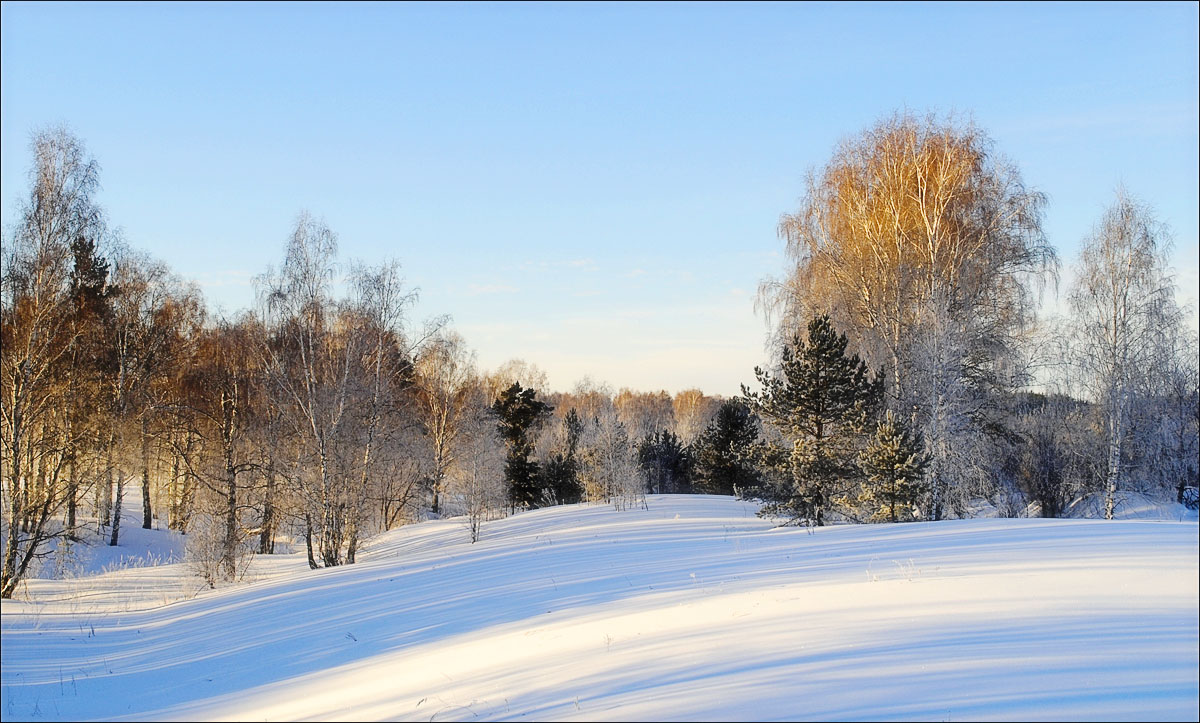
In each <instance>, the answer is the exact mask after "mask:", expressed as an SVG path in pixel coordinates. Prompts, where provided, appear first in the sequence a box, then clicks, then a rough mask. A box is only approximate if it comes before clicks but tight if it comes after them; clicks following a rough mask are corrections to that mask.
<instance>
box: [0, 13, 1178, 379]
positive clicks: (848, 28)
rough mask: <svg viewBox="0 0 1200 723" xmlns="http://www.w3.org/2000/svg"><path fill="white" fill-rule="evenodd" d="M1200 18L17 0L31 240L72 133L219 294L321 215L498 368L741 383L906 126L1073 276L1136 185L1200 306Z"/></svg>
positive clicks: (8, 47) (164, 250) (10, 23)
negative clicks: (1000, 201) (44, 183)
mask: <svg viewBox="0 0 1200 723" xmlns="http://www.w3.org/2000/svg"><path fill="white" fill-rule="evenodd" d="M1197 7H1198V6H1197V4H1196V3H1174V4H1136V5H1132V4H1130V5H1125V4H1116V5H1112V4H1105V5H1089V4H1075V3H1071V4H1062V5H1056V4H1042V3H1038V4H1030V5H1023V4H1001V5H982V4H979V5H976V4H972V5H946V4H928V5H926V4H905V5H900V4H884V5H875V4H863V5H847V4H831V5H825V4H794V5H793V4H765V5H757V4H751V3H738V4H733V5H725V4H717V3H704V4H686V3H679V4H674V3H672V4H665V5H638V4H611V5H590V4H582V5H575V4H573V5H552V4H542V3H537V4H531V5H519V4H518V5H480V4H462V5H459V4H438V5H409V4H402V5H390V4H367V5H347V4H337V5H325V4H320V3H311V4H310V3H305V4H297V5H290V4H285V3H270V4H263V5H253V4H243V3H238V4H236V5H222V4H203V5H188V4H177V3H170V4H163V5H153V4H151V5H145V4H119V5H104V4H99V3H97V4H91V3H89V4H86V5H73V4H61V5H60V4H46V3H4V4H3V10H2V14H3V17H2V23H0V34H2V45H0V60H2V65H0V81H2V82H0V110H2V118H0V132H2V135H3V138H2V144H3V153H2V155H0V182H2V184H0V185H2V188H0V205H2V208H3V223H4V225H5V227H6V228H7V227H8V225H9V224H11V222H12V220H13V208H14V204H15V202H16V199H17V198H18V197H19V196H20V195H22V194H23V193H24V192H25V189H26V187H27V182H26V173H27V169H28V167H29V163H30V157H29V153H28V141H29V137H30V133H31V132H32V131H33V130H34V129H36V128H39V127H43V126H46V125H49V124H54V123H66V124H68V125H69V127H70V128H71V129H72V130H73V131H74V132H75V133H76V134H77V135H78V136H79V137H81V138H82V139H83V140H84V141H85V142H86V144H87V146H88V148H89V150H90V151H91V152H92V154H93V155H94V156H95V157H96V158H97V159H98V160H99V162H100V164H101V166H102V169H103V170H102V175H101V180H102V183H103V191H102V194H101V196H100V201H101V202H102V203H103V204H104V205H105V207H106V208H107V210H108V212H109V215H110V217H111V220H112V222H113V223H114V224H116V225H118V226H120V227H121V228H122V229H123V231H124V235H125V237H126V239H127V241H128V242H129V243H130V244H132V245H134V246H137V247H140V248H144V249H146V250H148V251H149V252H151V253H152V254H154V255H155V256H157V257H159V258H161V259H163V260H165V261H166V262H168V263H169V264H170V265H171V266H172V267H173V268H174V269H175V270H176V271H178V272H179V273H181V274H182V275H184V276H187V277H189V278H192V279H194V280H196V281H198V282H199V283H200V284H201V286H202V287H203V289H204V291H205V294H206V296H207V298H208V299H209V301H210V303H211V304H213V305H214V306H221V307H223V308H225V309H226V310H234V309H238V308H241V307H245V306H248V305H249V304H251V303H252V299H253V294H252V289H251V286H250V279H251V277H252V276H253V275H254V274H257V273H259V272H261V271H263V270H264V269H265V268H266V267H267V265H268V264H272V263H278V261H279V260H280V259H281V258H282V252H283V244H284V241H285V239H286V237H287V236H288V233H289V231H290V230H291V228H292V226H293V224H294V222H295V219H296V217H297V215H298V214H299V212H300V211H301V210H304V209H307V210H309V211H310V212H312V213H313V214H314V215H316V216H318V217H322V218H324V219H325V220H326V222H327V223H328V224H329V225H330V226H331V227H332V228H333V229H334V230H335V231H336V232H337V233H338V234H339V237H340V241H341V249H342V257H343V258H344V259H347V260H348V259H350V258H359V259H362V260H365V261H368V262H378V261H380V260H382V259H384V258H385V257H395V258H398V259H399V260H400V261H401V263H402V264H403V266H404V269H405V274H406V277H407V278H408V280H409V282H410V283H411V284H413V285H414V286H417V287H419V288H420V291H421V303H420V306H419V308H418V309H417V312H416V313H417V314H418V315H419V316H425V315H431V314H439V313H449V314H451V315H452V317H453V320H454V326H455V328H457V329H458V330H459V331H461V332H462V333H463V335H464V336H465V337H466V339H467V341H468V343H469V344H470V345H471V346H472V347H474V348H475V349H477V350H478V355H479V361H480V363H481V365H483V366H485V367H494V366H496V365H498V364H500V363H502V362H503V361H505V360H507V359H509V358H513V357H520V358H524V359H526V360H527V361H530V362H533V363H535V364H537V365H539V366H540V367H542V368H543V369H545V371H546V372H547V373H548V375H549V378H550V382H551V385H552V386H554V387H557V388H560V389H565V388H568V387H570V386H571V385H572V384H574V383H575V381H576V380H577V379H579V378H580V377H582V376H584V375H590V376H591V377H592V378H594V379H596V380H599V381H605V382H607V383H609V384H611V385H612V386H613V387H620V386H630V387H633V388H640V389H659V388H663V389H667V390H669V391H677V390H679V389H683V388H687V387H692V386H698V387H700V388H701V389H704V390H705V391H707V392H709V393H716V394H726V395H729V394H734V393H736V392H737V390H738V385H739V384H740V383H742V382H750V381H752V380H753V373H752V368H753V366H754V365H755V364H761V363H763V362H764V361H765V360H766V356H765V351H764V348H763V342H764V339H765V335H766V332H767V329H766V326H765V324H764V322H763V319H762V317H761V316H758V315H756V314H755V312H754V308H753V297H754V292H755V288H756V286H757V284H758V282H759V280H760V279H762V278H763V277H764V276H767V275H777V274H779V273H781V272H782V270H783V255H782V242H781V241H780V240H779V239H778V238H777V236H776V231H775V229H776V225H777V223H778V219H779V216H780V214H782V213H785V212H787V211H790V210H792V209H793V208H794V207H795V206H796V203H797V200H798V198H799V196H800V194H801V193H802V190H803V188H802V181H803V177H804V174H805V172H806V171H807V170H808V169H809V168H812V167H814V166H819V165H821V164H823V163H825V162H826V161H827V160H828V158H829V157H830V155H831V153H832V151H833V149H834V146H835V145H836V144H837V142H838V141H839V140H840V139H841V138H843V137H845V136H848V135H851V134H854V133H857V132H859V131H861V130H862V129H864V128H866V127H867V126H869V125H871V124H872V123H873V122H874V121H876V120H877V119H879V118H880V117H882V116H885V115H888V114H890V113H892V112H894V111H896V110H898V109H904V108H907V109H909V110H912V111H916V112H922V113H923V112H925V111H927V110H933V111H937V112H941V113H945V112H951V111H953V112H957V113H960V114H970V115H972V116H973V117H974V119H975V121H976V122H977V123H978V124H979V125H980V126H981V127H982V128H984V129H985V130H986V131H987V132H988V133H989V134H990V135H991V136H992V138H993V139H994V140H995V142H996V149H997V150H998V151H999V152H1000V153H1002V154H1004V155H1006V156H1008V157H1009V158H1010V159H1012V160H1013V161H1014V162H1016V163H1017V164H1018V166H1019V167H1020V168H1021V170H1022V173H1023V175H1024V179H1025V182H1026V183H1027V184H1028V185H1030V186H1032V187H1034V188H1037V189H1039V190H1041V191H1043V192H1045V193H1046V194H1048V196H1049V198H1050V204H1049V207H1048V210H1047V214H1046V223H1045V229H1046V231H1047V234H1048V236H1049V237H1050V240H1051V241H1052V242H1053V243H1054V244H1055V245H1056V246H1057V247H1058V249H1059V251H1060V253H1061V254H1062V257H1063V259H1064V261H1065V262H1066V265H1069V263H1070V261H1071V260H1072V259H1073V258H1074V255H1075V252H1076V249H1077V247H1078V242H1079V240H1080V238H1081V237H1082V236H1083V235H1084V234H1085V233H1086V232H1087V231H1088V229H1089V228H1090V226H1091V224H1092V223H1093V222H1094V221H1095V220H1096V219H1097V218H1098V217H1099V215H1100V213H1101V212H1102V210H1103V208H1104V207H1105V205H1107V204H1108V203H1109V202H1110V201H1111V200H1112V197H1113V191H1114V189H1115V187H1116V186H1117V184H1118V183H1124V184H1125V186H1126V187H1127V188H1128V189H1129V190H1130V191H1132V192H1133V193H1134V194H1136V195H1138V196H1139V197H1141V198H1143V199H1144V200H1146V201H1148V202H1149V203H1151V204H1152V205H1153V206H1154V207H1155V209H1156V210H1157V212H1158V214H1159V216H1160V218H1161V220H1163V221H1165V222H1167V223H1168V224H1170V225H1171V227H1172V228H1173V229H1174V231H1175V243H1176V252H1175V257H1174V258H1175V263H1176V264H1177V266H1178V268H1179V276H1178V280H1179V283H1180V287H1181V296H1182V297H1183V298H1184V299H1185V300H1187V301H1191V302H1192V303H1195V298H1196V286H1197V281H1196V278H1197V274H1196V268H1197V217H1198V215H1200V212H1198V201H1197V199H1198V197H1200V190H1198V186H1197V177H1198V176H1200V169H1198V162H1197V159H1198V155H1200V152H1198V143H1197V140H1198V132H1197V128H1198V126H1200V119H1198V93H1197V87H1198V79H1197V66H1198V63H1200V60H1198V50H1197V47H1198V45H1197V27H1198V16H1197ZM1065 276H1067V277H1069V273H1068V274H1065ZM1193 319H1194V317H1193ZM1193 326H1195V321H1194V320H1193Z"/></svg>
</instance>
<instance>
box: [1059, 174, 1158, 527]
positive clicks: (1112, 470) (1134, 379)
mask: <svg viewBox="0 0 1200 723" xmlns="http://www.w3.org/2000/svg"><path fill="white" fill-rule="evenodd" d="M1167 234H1168V232H1167V230H1166V228H1165V227H1164V226H1163V225H1162V224H1161V223H1160V222H1159V221H1158V220H1157V219H1156V218H1155V217H1154V214H1153V212H1152V211H1151V210H1150V209H1149V208H1148V207H1147V206H1145V205H1144V204H1142V203H1141V202H1139V201H1137V200H1136V199H1135V198H1133V197H1132V196H1131V195H1130V194H1129V193H1128V192H1126V191H1125V190H1124V189H1123V188H1120V189H1118V190H1117V194H1116V198H1115V200H1114V201H1113V203H1112V205H1111V206H1109V207H1108V209H1107V210H1106V211H1105V212H1104V215H1103V216H1102V217H1101V219H1100V221H1099V222H1098V223H1097V224H1096V225H1095V226H1094V227H1093V229H1092V231H1091V233H1090V234H1089V235H1088V236H1087V237H1086V238H1084V240H1083V248H1082V249H1081V251H1080V255H1079V261H1078V263H1077V265H1076V268H1075V282H1074V284H1073V286H1072V288H1071V291H1070V296H1069V300H1070V307H1071V312H1072V314H1073V322H1074V324H1075V333H1076V336H1077V339H1076V344H1074V350H1075V359H1074V362H1075V364H1076V365H1077V366H1078V368H1079V370H1080V372H1081V377H1080V378H1081V380H1082V381H1083V385H1084V390H1085V391H1086V392H1087V393H1088V395H1089V396H1090V398H1091V400H1092V401H1093V402H1095V403H1096V404H1097V405H1098V406H1099V407H1100V409H1101V410H1102V415H1103V431H1104V438H1105V455H1104V458H1105V467H1104V483H1103V485H1104V488H1103V494H1104V516H1105V518H1106V519H1112V517H1113V513H1114V509H1115V505H1116V497H1117V491H1118V490H1120V489H1122V488H1123V487H1124V486H1125V485H1126V483H1127V472H1128V464H1127V462H1128V459H1127V458H1128V457H1129V452H1130V450H1129V445H1130V443H1131V441H1132V440H1131V437H1132V434H1133V433H1134V431H1135V430H1134V429H1132V428H1131V425H1130V417H1131V414H1132V413H1133V412H1134V411H1136V408H1137V407H1138V405H1139V404H1140V403H1141V402H1144V401H1145V400H1146V398H1147V397H1146V395H1145V393H1144V391H1143V390H1144V389H1146V388H1147V386H1148V380H1149V379H1150V377H1151V375H1153V374H1154V373H1155V371H1156V370H1157V369H1160V368H1161V367H1162V365H1164V364H1167V363H1169V362H1170V353H1169V352H1170V351H1173V350H1170V349H1168V348H1165V347H1164V343H1163V341H1164V339H1165V338H1166V337H1168V336H1169V335H1170V332H1171V330H1172V329H1173V328H1174V327H1177V326H1178V324H1179V320H1180V315H1179V310H1178V307H1177V306H1176V304H1175V300H1174V287H1173V284H1172V283H1171V279H1170V277H1169V275H1168V274H1167V271H1166V268H1167V267H1166V253H1167V251H1168V248H1169V241H1168V235H1167Z"/></svg>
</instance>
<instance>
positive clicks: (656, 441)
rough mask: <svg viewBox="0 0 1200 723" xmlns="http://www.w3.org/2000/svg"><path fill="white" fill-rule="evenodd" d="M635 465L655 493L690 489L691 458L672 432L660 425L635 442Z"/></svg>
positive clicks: (678, 491) (676, 492) (683, 491)
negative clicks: (654, 430) (657, 428)
mask: <svg viewBox="0 0 1200 723" xmlns="http://www.w3.org/2000/svg"><path fill="white" fill-rule="evenodd" d="M637 454H638V466H639V467H641V469H642V473H643V474H645V475H646V484H647V487H648V488H649V489H650V491H651V492H653V493H654V494H679V493H686V492H691V487H692V484H691V458H690V455H689V454H688V449H687V447H685V446H684V445H683V443H682V442H680V441H679V437H676V436H675V434H674V433H673V432H670V431H668V430H665V429H660V430H659V431H657V432H654V433H652V434H648V435H646V437H645V438H644V439H642V441H641V442H640V443H639V444H638V449H637Z"/></svg>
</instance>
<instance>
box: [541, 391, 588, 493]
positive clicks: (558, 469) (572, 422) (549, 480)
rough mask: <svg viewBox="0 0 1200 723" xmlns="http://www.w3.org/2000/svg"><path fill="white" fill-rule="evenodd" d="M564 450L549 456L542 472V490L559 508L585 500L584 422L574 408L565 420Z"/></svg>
mask: <svg viewBox="0 0 1200 723" xmlns="http://www.w3.org/2000/svg"><path fill="white" fill-rule="evenodd" d="M563 431H564V433H565V434H564V439H563V443H562V448H561V449H560V450H558V451H556V452H554V453H553V454H551V455H550V458H549V459H548V460H546V463H545V465H544V466H543V469H542V487H543V491H544V493H545V495H546V497H547V498H548V499H550V500H551V501H552V502H553V503H554V504H556V505H570V504H574V503H576V502H578V501H579V500H581V499H583V485H582V484H580V482H579V439H580V437H581V436H582V435H583V421H582V420H580V419H579V414H578V413H577V412H576V411H575V410H574V409H572V410H571V411H569V412H567V416H566V417H564V418H563Z"/></svg>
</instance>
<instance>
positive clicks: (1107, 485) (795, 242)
mask: <svg viewBox="0 0 1200 723" xmlns="http://www.w3.org/2000/svg"><path fill="white" fill-rule="evenodd" d="M1044 206H1045V198H1044V197H1043V196H1042V195H1041V194H1040V193H1038V192H1036V191H1033V190H1030V189H1029V188H1027V187H1026V186H1025V185H1024V183H1023V181H1022V179H1021V177H1020V174H1019V173H1018V172H1017V170H1016V168H1015V166H1013V165H1012V164H1011V163H1009V162H1008V161H1006V160H1004V159H1003V158H1002V157H1000V156H999V155H997V154H996V153H995V152H994V149H993V145H992V143H991V141H990V140H989V139H988V138H987V136H986V135H985V134H984V133H983V132H982V131H980V130H979V129H978V128H977V127H975V126H974V125H972V124H970V123H966V124H962V123H958V122H956V121H955V120H954V119H947V120H942V119H939V118H937V117H934V116H929V117H925V118H919V117H915V116H912V115H908V114H898V115H895V116H892V117H890V118H887V119H884V120H883V121H881V122H879V123H877V124H876V125H875V126H873V127H872V128H870V129H868V130H866V131H865V132H863V133H861V134H859V135H856V136H853V137H851V138H848V139H847V140H845V141H844V142H843V143H842V144H841V145H840V146H839V147H838V149H837V150H836V152H835V154H834V156H833V158H832V159H831V160H830V161H829V162H828V163H827V164H826V165H825V166H824V167H822V168H820V169H818V170H815V171H812V172H811V173H810V174H809V176H808V181H807V187H806V193H805V196H804V198H803V201H802V203H801V206H800V208H799V210H798V211H797V212H796V213H793V214H788V215H785V216H784V217H783V218H782V221H781V223H780V232H781V235H782V236H783V237H784V238H785V239H786V241H787V249H788V252H789V254H790V257H791V260H792V265H791V267H790V269H789V270H788V273H787V274H786V275H785V276H784V278H783V279H782V280H774V281H770V282H768V283H765V284H764V285H763V288H762V289H761V292H762V293H761V295H760V298H761V299H762V300H763V301H765V302H766V304H767V306H768V308H769V309H771V310H772V311H774V312H776V313H777V314H778V319H779V325H778V331H779V339H780V341H781V343H782V342H783V341H784V340H785V339H786V338H787V337H788V335H790V334H791V333H793V331H794V330H796V329H798V328H802V326H803V324H804V323H805V322H806V321H807V319H809V318H812V317H814V316H818V315H822V314H825V315H828V316H829V317H830V318H831V319H832V320H833V322H834V324H835V326H836V327H837V328H839V329H840V330H842V331H844V332H846V333H847V334H848V335H849V337H850V339H851V343H852V347H853V349H854V351H855V352H856V353H858V354H860V355H861V356H862V357H863V359H864V360H866V361H867V362H868V364H869V365H870V366H871V367H872V368H874V369H881V370H883V371H884V372H885V377H886V380H887V387H886V388H887V407H888V408H889V409H890V410H892V411H893V412H894V413H895V415H896V416H897V418H902V419H904V420H906V423H907V424H909V425H911V426H912V427H913V428H914V429H915V430H917V431H919V433H920V436H921V438H922V439H923V440H924V445H925V450H926V452H927V454H928V466H927V467H926V471H925V475H926V482H927V483H928V485H927V486H928V490H929V492H928V494H927V495H926V498H925V502H924V504H925V516H926V517H927V518H929V519H939V518H941V517H942V516H944V515H946V514H954V515H957V516H965V515H969V514H972V511H973V509H974V508H975V506H976V505H978V504H980V503H981V502H990V503H991V504H992V505H994V506H995V507H997V508H999V509H1000V510H1001V511H1002V512H1004V513H1010V514H1016V513H1017V512H1019V511H1021V510H1023V509H1025V505H1027V503H1029V502H1031V501H1032V502H1040V503H1041V504H1042V507H1041V512H1042V513H1043V514H1058V513H1061V512H1062V511H1063V506H1064V505H1065V504H1067V503H1068V502H1070V501H1071V500H1074V499H1077V498H1078V497H1080V496H1083V495H1086V494H1088V493H1092V492H1101V491H1102V492H1103V495H1104V499H1105V503H1104V507H1105V513H1106V515H1108V516H1110V517H1111V516H1112V514H1113V506H1114V504H1115V500H1116V499H1117V491H1118V490H1119V489H1136V490H1138V491H1142V492H1151V493H1153V492H1157V491H1161V489H1164V488H1165V489H1170V490H1174V491H1177V492H1178V496H1179V497H1180V498H1182V496H1183V494H1184V490H1185V488H1187V487H1189V486H1190V487H1194V486H1195V485H1196V464H1195V462H1196V454H1197V453H1196V438H1197V431H1196V430H1197V412H1196V407H1197V392H1196V389H1197V375H1196V366H1195V359H1196V342H1195V335H1194V334H1188V333H1187V331H1186V328H1185V326H1184V325H1183V317H1182V314H1181V313H1180V311H1179V309H1178V307H1177V306H1176V304H1175V301H1174V293H1173V288H1172V286H1171V283H1170V279H1169V277H1168V275H1167V274H1166V272H1165V268H1166V267H1165V258H1164V255H1163V254H1164V251H1165V242H1166V233H1165V231H1164V229H1163V228H1162V227H1161V226H1160V225H1158V224H1157V223H1156V222H1155V221H1154V220H1153V216H1152V214H1151V213H1150V211H1149V210H1148V209H1147V208H1146V207H1144V206H1142V205H1139V204H1137V203H1136V202H1135V201H1133V200H1132V199H1131V198H1130V197H1129V196H1128V195H1127V194H1125V193H1124V192H1120V193H1119V194H1118V198H1117V201H1116V202H1115V204H1114V206H1113V207H1112V208H1111V209H1110V210H1109V211H1108V213H1107V214H1106V215H1105V217H1104V219H1103V220H1102V221H1101V222H1100V224H1098V225H1097V227H1096V229H1095V230H1094V231H1093V233H1092V234H1091V236H1090V237H1089V238H1088V239H1085V243H1084V248H1083V251H1082V252H1081V256H1080V259H1079V261H1078V263H1077V264H1076V268H1075V271H1076V273H1075V282H1074V284H1073V286H1072V288H1071V289H1070V291H1069V298H1070V302H1071V310H1072V318H1071V319H1070V320H1069V321H1066V322H1062V323H1060V324H1058V325H1057V326H1056V327H1055V332H1054V333H1053V334H1052V335H1051V338H1053V339H1055V340H1056V341H1061V342H1063V344H1062V345H1061V346H1056V345H1052V344H1048V343H1046V337H1045V324H1042V326H1041V328H1040V329H1039V324H1038V320H1037V318H1036V315H1035V311H1036V309H1035V304H1034V302H1035V301H1036V300H1037V298H1038V296H1039V293H1040V292H1041V291H1042V290H1043V288H1044V286H1045V285H1046V282H1048V281H1056V279H1057V273H1058V266H1059V261H1058V259H1057V255H1056V253H1055V251H1054V249H1053V247H1052V246H1051V245H1050V244H1049V243H1048V242H1047V240H1046V239H1045V237H1044V234H1043V232H1042V226H1041V218H1042V212H1043V208H1044ZM1039 349H1040V350H1041V352H1040V353H1039V352H1038V350H1039ZM1049 349H1053V350H1054V352H1053V354H1052V355H1049V356H1048V355H1047V354H1045V350H1049ZM1035 362H1040V363H1041V364H1042V365H1043V371H1042V376H1041V378H1040V379H1039V378H1035V376H1034V371H1035V366H1036V365H1035ZM1037 382H1040V383H1042V384H1044V385H1045V384H1049V385H1050V386H1051V387H1052V388H1056V389H1058V390H1059V391H1061V392H1062V393H1063V395H1060V396H1053V395H1052V396H1051V397H1045V396H1043V395H1034V396H1033V397H1031V396H1030V395H1027V394H1026V395H1023V394H1020V393H1019V392H1020V391H1021V390H1022V389H1027V388H1028V387H1029V386H1030V385H1031V384H1033V383H1037ZM1064 395H1065V396H1064ZM1135 414H1136V415H1140V418H1139V421H1138V422H1134V421H1133V420H1132V418H1131V416H1132V415H1135ZM1081 430H1086V432H1087V433H1086V434H1083V433H1082V432H1081ZM1134 436H1136V437H1138V440H1137V441H1135V440H1134V439H1133V437H1134ZM1151 449H1153V452H1151ZM1101 450H1103V452H1102V453H1101ZM1098 460H1099V461H1098ZM1051 461H1053V464H1051ZM1155 465H1157V467H1154V466H1155ZM1151 467H1154V469H1151ZM1050 488H1053V490H1051V489H1050Z"/></svg>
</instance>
